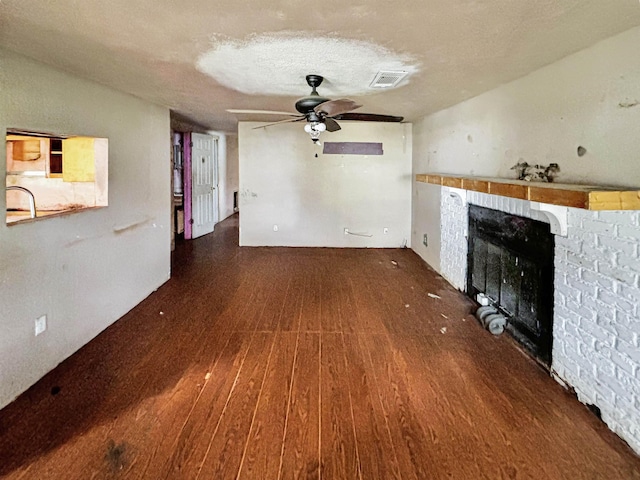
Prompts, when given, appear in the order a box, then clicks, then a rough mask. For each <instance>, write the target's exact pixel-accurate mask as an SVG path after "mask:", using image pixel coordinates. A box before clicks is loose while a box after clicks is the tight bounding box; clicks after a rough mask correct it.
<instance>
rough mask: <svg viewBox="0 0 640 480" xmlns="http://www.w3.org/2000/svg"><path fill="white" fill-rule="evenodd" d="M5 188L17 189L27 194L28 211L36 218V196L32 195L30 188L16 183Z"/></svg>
mask: <svg viewBox="0 0 640 480" xmlns="http://www.w3.org/2000/svg"><path fill="white" fill-rule="evenodd" d="M7 190H19V191H21V192H24V193H26V194H27V195H29V211H30V213H31V218H36V197H34V195H33V193H32V192H31V190H29V189H27V188H24V187H20V186H18V185H10V186H8V187H7Z"/></svg>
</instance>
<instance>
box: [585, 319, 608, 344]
mask: <svg viewBox="0 0 640 480" xmlns="http://www.w3.org/2000/svg"><path fill="white" fill-rule="evenodd" d="M579 327H580V328H579V330H580V331H581V335H580V339H581V340H582V341H583V342H584V343H586V344H588V343H589V341H590V339H594V338H595V339H597V340H600V341H601V342H603V343H605V344H607V345H610V346H613V345H614V344H615V336H614V335H613V334H612V333H611V332H608V331H607V330H605V329H604V328H602V327H599V326H598V325H597V324H595V323H593V322H592V321H590V320H585V319H581V321H580V325H579Z"/></svg>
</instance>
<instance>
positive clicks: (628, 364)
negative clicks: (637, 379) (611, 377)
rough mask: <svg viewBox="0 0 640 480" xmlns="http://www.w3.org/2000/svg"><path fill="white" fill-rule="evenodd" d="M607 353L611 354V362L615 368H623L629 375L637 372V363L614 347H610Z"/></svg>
mask: <svg viewBox="0 0 640 480" xmlns="http://www.w3.org/2000/svg"><path fill="white" fill-rule="evenodd" d="M609 353H610V356H611V362H613V364H614V365H615V366H616V368H618V369H621V370H624V371H625V372H627V373H629V374H631V375H635V374H636V373H637V371H638V365H637V363H636V362H634V361H633V360H631V359H630V358H629V357H628V356H627V355H623V354H621V353H620V352H618V351H617V350H614V349H612V350H611V352H609Z"/></svg>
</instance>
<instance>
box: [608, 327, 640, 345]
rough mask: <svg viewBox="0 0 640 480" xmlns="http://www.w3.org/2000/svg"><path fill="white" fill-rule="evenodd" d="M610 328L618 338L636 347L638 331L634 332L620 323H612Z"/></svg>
mask: <svg viewBox="0 0 640 480" xmlns="http://www.w3.org/2000/svg"><path fill="white" fill-rule="evenodd" d="M612 328H613V330H614V332H615V335H616V337H617V338H618V339H620V340H622V341H624V342H627V343H628V344H629V345H633V346H634V347H636V348H637V347H638V332H634V331H633V330H632V329H630V328H628V327H627V326H625V325H623V324H622V323H616V324H613V325H612Z"/></svg>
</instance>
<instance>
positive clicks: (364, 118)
mask: <svg viewBox="0 0 640 480" xmlns="http://www.w3.org/2000/svg"><path fill="white" fill-rule="evenodd" d="M333 118H334V119H336V120H358V121H360V122H401V121H402V120H404V117H395V116H393V115H378V114H375V113H341V114H339V115H334V116H333Z"/></svg>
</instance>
